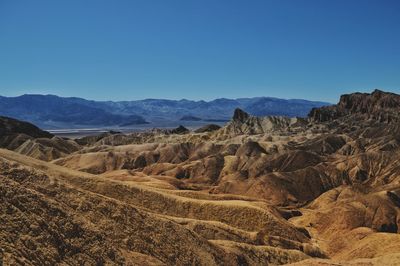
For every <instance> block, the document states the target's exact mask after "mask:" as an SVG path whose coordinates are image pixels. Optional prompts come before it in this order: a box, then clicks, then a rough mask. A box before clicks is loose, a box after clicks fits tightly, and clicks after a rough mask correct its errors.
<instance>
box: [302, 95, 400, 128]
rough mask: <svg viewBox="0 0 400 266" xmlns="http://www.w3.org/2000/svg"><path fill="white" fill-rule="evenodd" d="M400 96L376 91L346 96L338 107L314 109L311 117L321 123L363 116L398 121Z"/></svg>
mask: <svg viewBox="0 0 400 266" xmlns="http://www.w3.org/2000/svg"><path fill="white" fill-rule="evenodd" d="M399 108H400V95H397V94H394V93H388V92H383V91H380V90H374V91H373V92H372V93H371V94H368V93H353V94H346V95H342V96H341V97H340V101H339V103H338V104H337V105H333V106H327V107H322V108H313V109H312V110H311V112H310V114H309V116H310V117H311V118H312V119H313V120H315V121H319V122H324V121H332V120H334V119H337V118H342V117H345V116H349V115H361V116H363V118H364V119H365V118H367V119H368V118H372V119H375V120H378V121H380V122H391V121H398V119H399V114H398V111H399Z"/></svg>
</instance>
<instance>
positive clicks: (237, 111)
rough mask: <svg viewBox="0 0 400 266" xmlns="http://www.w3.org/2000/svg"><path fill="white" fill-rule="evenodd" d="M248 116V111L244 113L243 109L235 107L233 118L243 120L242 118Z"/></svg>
mask: <svg viewBox="0 0 400 266" xmlns="http://www.w3.org/2000/svg"><path fill="white" fill-rule="evenodd" d="M249 116H250V115H249V114H248V113H246V112H245V111H243V110H242V109H240V108H236V109H235V112H234V113H233V120H237V121H241V122H243V121H244V120H246V119H247V118H249Z"/></svg>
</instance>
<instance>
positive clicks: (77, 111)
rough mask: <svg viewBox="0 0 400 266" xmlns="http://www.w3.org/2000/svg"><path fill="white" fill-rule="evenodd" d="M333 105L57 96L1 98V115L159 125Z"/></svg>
mask: <svg viewBox="0 0 400 266" xmlns="http://www.w3.org/2000/svg"><path fill="white" fill-rule="evenodd" d="M325 105H330V104H329V103H325V102H314V101H307V100H284V99H278V98H271V97H256V98H240V99H226V98H221V99H216V100H213V101H208V102H207V101H190V100H186V99H183V100H165V99H145V100H136V101H119V102H112V101H91V100H86V99H82V98H76V97H68V98H66V97H58V96H54V95H22V96H18V97H1V96H0V115H4V116H9V117H14V118H17V119H21V120H25V121H29V122H32V123H34V124H37V125H39V126H44V127H46V128H49V127H68V126H70V127H80V126H121V125H122V126H128V125H129V126H132V125H140V124H145V123H147V122H150V123H153V124H155V125H157V124H158V123H163V122H165V123H168V122H173V121H179V120H180V119H181V118H183V117H196V118H199V119H201V120H202V121H226V120H229V119H230V117H232V114H233V111H234V110H235V108H241V109H243V110H245V111H246V112H248V113H250V114H253V115H258V116H265V115H284V116H291V117H293V116H300V117H304V116H306V115H307V114H308V112H309V111H310V110H311V109H312V108H314V107H321V106H325Z"/></svg>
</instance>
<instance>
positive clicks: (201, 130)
mask: <svg viewBox="0 0 400 266" xmlns="http://www.w3.org/2000/svg"><path fill="white" fill-rule="evenodd" d="M220 128H221V127H220V126H218V125H215V124H208V125H204V126H202V127H200V128H198V129H196V130H195V131H194V132H195V133H204V132H213V131H216V130H218V129H220Z"/></svg>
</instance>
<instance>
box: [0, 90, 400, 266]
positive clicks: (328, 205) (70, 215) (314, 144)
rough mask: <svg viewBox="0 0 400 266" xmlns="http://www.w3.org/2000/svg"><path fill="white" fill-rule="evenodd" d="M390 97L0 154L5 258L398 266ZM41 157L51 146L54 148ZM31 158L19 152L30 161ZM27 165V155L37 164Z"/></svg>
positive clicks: (38, 140) (47, 142) (32, 142)
mask: <svg viewBox="0 0 400 266" xmlns="http://www.w3.org/2000/svg"><path fill="white" fill-rule="evenodd" d="M398 99H400V96H398V95H395V94H391V93H385V92H382V91H374V92H373V93H371V94H360V93H356V94H351V95H344V96H342V97H341V99H340V102H339V103H338V104H337V105H335V106H332V107H322V108H319V109H314V110H313V111H311V113H310V115H309V118H308V119H301V118H287V117H280V116H269V117H256V116H252V115H249V114H248V113H246V112H244V111H243V110H240V109H237V110H236V111H235V112H234V114H233V118H232V120H231V121H230V122H229V123H227V124H226V125H225V126H224V127H222V128H218V127H213V128H212V130H198V131H193V132H188V131H187V130H186V129H184V128H183V127H182V128H178V129H177V130H153V131H148V132H141V133H132V134H122V133H117V132H113V133H107V134H102V135H100V136H96V137H88V138H84V139H79V140H67V139H59V138H55V137H53V138H43V137H42V136H35V137H32V136H30V137H29V138H26V140H23V141H20V140H19V139H21V137H20V136H15V139H17V140H18V141H14V142H13V140H12V139H11V140H9V141H11V142H10V143H18V144H19V145H17V144H15V145H7V146H3V147H6V148H7V149H8V150H0V157H1V158H2V159H1V162H0V163H1V168H0V169H1V170H0V178H1V182H2V186H1V189H0V193H1V195H2V196H1V200H2V202H1V205H0V206H1V207H0V212H1V216H0V229H1V230H0V243H1V247H2V249H3V257H4V259H5V260H6V261H7V262H9V263H10V264H29V263H30V264H32V265H39V264H45V262H48V264H49V265H50V264H57V263H58V264H62V263H65V264H72V265H79V264H82V263H83V262H86V263H88V264H96V263H97V264H111V265H112V264H128V265H129V264H130V265H135V264H137V265H146V264H148V265H189V264H190V265H193V264H196V265H267V264H274V265H276V264H287V263H294V265H336V264H337V265H383V264H384V265H396V264H398V263H400V260H399V250H400V246H399V244H398V243H400V237H399V233H400V177H399V176H400V163H399V160H398V158H399V156H400V145H399V144H400V139H399V133H400V130H399V129H400V128H399V126H398V122H397V121H398V120H396V119H397V118H396V117H397V114H398V113H399V111H400V106H399V105H398V102H399V103H400V101H398ZM49 150H51V151H53V152H52V153H50V152H49ZM26 155H28V156H30V157H28V156H26ZM34 158H36V159H34Z"/></svg>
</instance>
